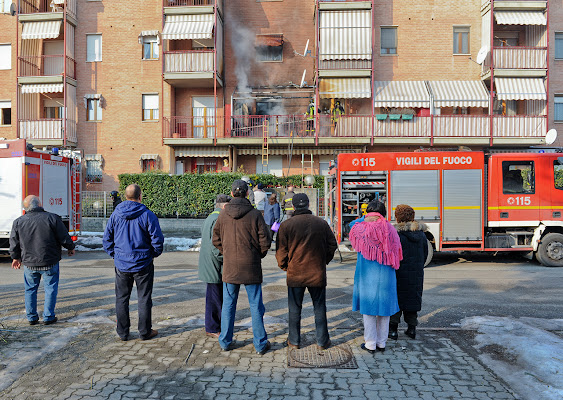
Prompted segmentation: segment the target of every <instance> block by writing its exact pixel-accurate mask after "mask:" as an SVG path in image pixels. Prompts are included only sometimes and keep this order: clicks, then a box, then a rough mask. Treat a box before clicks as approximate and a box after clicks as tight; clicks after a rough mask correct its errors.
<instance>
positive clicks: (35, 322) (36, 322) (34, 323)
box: [28, 319, 39, 325]
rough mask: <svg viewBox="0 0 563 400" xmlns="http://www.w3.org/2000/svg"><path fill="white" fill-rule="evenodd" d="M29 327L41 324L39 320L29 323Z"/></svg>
mask: <svg viewBox="0 0 563 400" xmlns="http://www.w3.org/2000/svg"><path fill="white" fill-rule="evenodd" d="M28 322H29V325H37V324H38V323H39V320H38V319H34V320H33V321H28Z"/></svg>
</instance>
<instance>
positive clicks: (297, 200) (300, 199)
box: [291, 193, 309, 208]
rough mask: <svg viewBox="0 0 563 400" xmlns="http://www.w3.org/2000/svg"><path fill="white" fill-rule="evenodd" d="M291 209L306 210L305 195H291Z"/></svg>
mask: <svg viewBox="0 0 563 400" xmlns="http://www.w3.org/2000/svg"><path fill="white" fill-rule="evenodd" d="M291 202H292V203H293V207H295V208H307V207H309V197H307V195H306V194H305V193H297V194H295V195H293V198H292V199H291Z"/></svg>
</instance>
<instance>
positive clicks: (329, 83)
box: [319, 78, 371, 99]
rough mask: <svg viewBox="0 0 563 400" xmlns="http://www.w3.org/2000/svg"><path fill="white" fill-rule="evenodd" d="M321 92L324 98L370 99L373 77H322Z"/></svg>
mask: <svg viewBox="0 0 563 400" xmlns="http://www.w3.org/2000/svg"><path fill="white" fill-rule="evenodd" d="M319 92H320V95H321V98H322V99H369V98H370V97H371V79H370V78H330V79H321V80H320V83H319Z"/></svg>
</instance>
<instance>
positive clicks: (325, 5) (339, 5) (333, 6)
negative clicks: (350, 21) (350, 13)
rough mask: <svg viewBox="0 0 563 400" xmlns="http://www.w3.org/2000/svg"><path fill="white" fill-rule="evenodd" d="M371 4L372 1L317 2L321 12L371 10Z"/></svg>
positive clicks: (331, 0) (325, 0) (321, 0)
mask: <svg viewBox="0 0 563 400" xmlns="http://www.w3.org/2000/svg"><path fill="white" fill-rule="evenodd" d="M371 3H372V2H371V1H370V0H368V1H366V0H317V4H318V7H319V10H369V9H371Z"/></svg>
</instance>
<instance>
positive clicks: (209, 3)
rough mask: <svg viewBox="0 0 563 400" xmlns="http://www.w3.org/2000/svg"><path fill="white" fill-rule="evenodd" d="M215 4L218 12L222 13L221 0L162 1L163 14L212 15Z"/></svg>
mask: <svg viewBox="0 0 563 400" xmlns="http://www.w3.org/2000/svg"><path fill="white" fill-rule="evenodd" d="M216 2H217V7H218V9H219V11H222V9H223V0H217V1H216V0H164V14H166V15H181V14H202V13H204V14H213V13H214V12H215V3H216Z"/></svg>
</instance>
